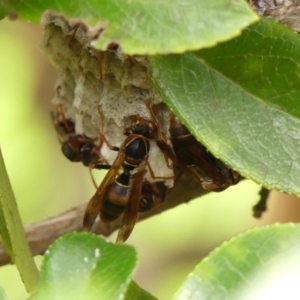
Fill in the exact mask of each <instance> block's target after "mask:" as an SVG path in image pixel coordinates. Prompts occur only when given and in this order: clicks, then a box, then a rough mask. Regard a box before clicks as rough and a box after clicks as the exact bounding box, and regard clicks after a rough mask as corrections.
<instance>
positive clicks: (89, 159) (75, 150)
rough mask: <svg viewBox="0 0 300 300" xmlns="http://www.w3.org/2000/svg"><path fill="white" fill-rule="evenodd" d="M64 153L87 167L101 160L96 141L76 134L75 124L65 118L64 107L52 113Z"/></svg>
mask: <svg viewBox="0 0 300 300" xmlns="http://www.w3.org/2000/svg"><path fill="white" fill-rule="evenodd" d="M51 117H52V119H53V122H54V126H55V129H56V132H57V134H58V138H59V141H60V143H61V150H62V153H63V154H64V155H65V157H66V158H67V159H69V160H70V161H72V162H82V163H83V164H84V165H85V166H90V165H91V164H92V163H94V162H96V161H98V160H99V158H100V156H99V149H100V148H101V144H100V145H99V146H96V145H95V139H92V138H89V137H87V136H86V135H82V134H76V133H75V124H74V122H73V121H72V120H71V119H67V118H66V117H65V114H64V111H63V108H62V105H58V106H57V111H56V113H54V112H51Z"/></svg>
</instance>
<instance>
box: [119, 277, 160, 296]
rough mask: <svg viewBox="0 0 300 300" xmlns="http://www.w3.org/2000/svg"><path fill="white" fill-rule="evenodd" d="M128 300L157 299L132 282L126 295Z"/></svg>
mask: <svg viewBox="0 0 300 300" xmlns="http://www.w3.org/2000/svg"><path fill="white" fill-rule="evenodd" d="M125 299H126V300H155V299H157V298H156V297H154V296H152V295H151V294H149V293H148V292H147V291H145V290H144V289H142V288H141V287H139V286H138V285H137V284H136V283H135V282H134V281H131V283H130V285H129V287H128V291H127V293H126V297H125Z"/></svg>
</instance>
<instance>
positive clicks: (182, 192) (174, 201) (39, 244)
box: [0, 175, 208, 266]
mask: <svg viewBox="0 0 300 300" xmlns="http://www.w3.org/2000/svg"><path fill="white" fill-rule="evenodd" d="M207 193H208V192H207V191H206V190H204V189H203V188H202V187H201V186H200V185H199V184H197V183H196V182H194V180H192V179H191V178H190V177H188V176H186V175H183V176H182V177H181V178H180V180H178V182H177V183H176V186H175V187H174V188H173V189H172V190H171V192H170V193H169V195H168V196H167V199H166V201H165V202H164V203H163V204H162V205H160V206H158V207H156V208H155V209H152V210H150V211H148V212H146V213H141V214H140V215H139V218H138V221H141V220H144V219H146V218H150V217H152V216H155V215H157V214H159V213H162V212H163V211H166V210H168V209H171V208H173V207H175V206H177V205H179V204H181V203H184V202H188V201H190V200H192V199H194V198H197V197H200V196H203V195H205V194H207ZM85 207H86V205H82V206H79V207H76V208H73V209H71V210H70V211H67V212H65V213H63V214H61V215H58V216H56V217H53V218H49V219H46V220H42V221H39V222H37V223H33V224H29V225H27V226H25V231H26V237H27V240H28V243H29V246H30V249H31V253H32V255H38V254H44V252H45V251H46V250H47V248H48V247H49V245H50V244H52V243H53V242H54V241H55V240H56V239H57V238H58V237H60V236H62V235H64V234H65V233H67V232H72V231H82V220H83V214H84V211H85ZM120 221H121V219H120V218H119V219H117V220H116V221H114V222H112V223H109V224H104V223H102V222H99V220H97V221H96V223H95V225H94V226H93V228H92V232H94V233H96V234H102V235H104V236H109V235H110V234H111V233H112V232H114V231H115V230H116V229H118V228H119V226H120ZM8 263H11V259H10V257H9V255H8V254H7V253H6V252H5V249H4V247H3V245H2V244H0V266H3V265H6V264H8Z"/></svg>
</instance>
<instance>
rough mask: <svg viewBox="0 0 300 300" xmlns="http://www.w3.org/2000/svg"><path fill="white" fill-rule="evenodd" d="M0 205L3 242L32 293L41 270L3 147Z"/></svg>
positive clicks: (0, 160) (28, 290)
mask: <svg viewBox="0 0 300 300" xmlns="http://www.w3.org/2000/svg"><path fill="white" fill-rule="evenodd" d="M0 207H1V210H2V212H1V214H2V216H3V217H4V218H2V220H0V221H1V224H0V228H1V234H2V238H3V242H4V243H5V247H6V249H7V250H8V252H9V253H10V254H11V255H12V261H13V262H14V263H15V264H16V266H17V268H18V270H19V273H20V276H21V278H22V281H23V282H24V285H25V288H26V290H27V292H28V293H30V294H32V293H34V292H35V291H36V290H37V286H38V282H39V272H38V269H37V266H36V264H35V261H34V259H33V257H32V255H31V252H30V248H29V245H28V242H27V240H26V236H25V232H24V228H23V224H22V220H21V217H20V214H19V210H18V206H17V203H16V200H15V196H14V193H13V190H12V187H11V184H10V181H9V178H8V174H7V172H6V168H5V164H4V160H3V157H2V153H1V149H0ZM1 214H0V215H1ZM0 217H1V216H0Z"/></svg>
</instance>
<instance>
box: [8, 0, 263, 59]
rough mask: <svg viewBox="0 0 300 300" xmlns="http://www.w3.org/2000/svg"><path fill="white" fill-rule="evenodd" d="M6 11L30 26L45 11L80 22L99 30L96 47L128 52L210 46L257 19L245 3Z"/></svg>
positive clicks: (67, 2) (12, 5)
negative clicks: (111, 45) (118, 47)
mask: <svg viewBox="0 0 300 300" xmlns="http://www.w3.org/2000/svg"><path fill="white" fill-rule="evenodd" d="M6 9H7V13H9V12H10V11H15V12H16V13H17V14H18V16H19V18H21V19H24V20H30V21H32V22H39V20H40V18H41V16H42V14H43V13H44V12H45V11H46V10H47V9H51V10H53V11H55V12H57V13H62V14H64V15H66V16H67V17H69V18H76V19H77V20H78V19H79V20H81V21H82V22H84V23H87V24H89V25H90V26H95V28H96V32H97V31H101V36H100V39H99V40H98V41H97V42H96V46H97V47H99V48H101V49H104V48H105V46H107V45H108V44H109V43H110V42H117V43H119V44H120V45H121V46H122V48H123V50H124V52H125V53H128V54H156V53H170V52H173V53H181V52H184V51H187V50H195V49H200V48H203V47H207V46H212V45H215V44H216V43H217V42H220V41H224V40H227V39H230V38H232V37H234V36H237V35H238V34H239V33H240V32H241V30H242V29H243V28H245V27H247V26H248V25H249V24H251V23H253V22H254V21H256V20H257V19H258V18H257V16H256V15H255V14H254V13H253V12H252V11H251V10H250V8H249V7H248V5H247V3H246V2H245V1H243V0H236V1H231V0H215V1H206V0H186V1H181V0H166V1H148V2H145V1H126V0H116V1H111V0H103V1H95V0H87V1H84V2H83V1H78V0H77V1H71V0H64V1H49V0H48V1H47V0H46V1H33V0H30V1H29V0H28V1H17V2H16V1H12V0H11V1H7V6H6ZM103 29H104V32H102V31H103Z"/></svg>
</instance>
